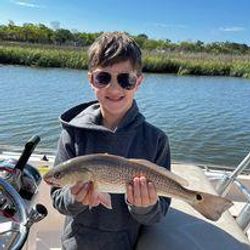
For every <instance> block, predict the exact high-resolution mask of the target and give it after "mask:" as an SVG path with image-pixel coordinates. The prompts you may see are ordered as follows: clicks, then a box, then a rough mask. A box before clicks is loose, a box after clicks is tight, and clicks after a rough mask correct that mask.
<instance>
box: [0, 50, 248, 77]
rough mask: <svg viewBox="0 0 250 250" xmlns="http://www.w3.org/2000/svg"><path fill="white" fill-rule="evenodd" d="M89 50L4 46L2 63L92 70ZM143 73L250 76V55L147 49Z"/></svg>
mask: <svg viewBox="0 0 250 250" xmlns="http://www.w3.org/2000/svg"><path fill="white" fill-rule="evenodd" d="M87 62H88V58H87V51H86V49H81V50H79V49H78V50H74V49H70V48H69V49H58V48H42V47H41V48H34V47H21V46H0V64H2V65H23V66H30V67H37V68H69V69H83V70H87V69H88V64H87ZM143 72H145V73H172V74H176V75H194V76H229V77H230V76H232V77H242V78H247V79H250V57H249V55H246V56H243V55H242V56H239V55H227V54H219V55H213V54H209V53H203V54H201V53H177V52H149V51H143Z"/></svg>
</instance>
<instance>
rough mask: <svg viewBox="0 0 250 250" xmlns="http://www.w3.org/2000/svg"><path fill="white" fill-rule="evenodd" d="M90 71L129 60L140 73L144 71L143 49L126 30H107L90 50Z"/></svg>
mask: <svg viewBox="0 0 250 250" xmlns="http://www.w3.org/2000/svg"><path fill="white" fill-rule="evenodd" d="M88 56H89V65H88V67H89V71H92V70H93V69H94V68H96V67H97V66H101V67H106V66H109V65H113V64H115V63H120V62H124V61H127V60H129V61H130V63H131V65H132V67H133V68H134V70H136V71H137V73H138V74H141V71H142V61H141V50H140V48H139V46H138V45H137V43H136V42H135V41H134V39H133V38H131V37H129V36H128V35H127V34H125V33H124V32H105V33H103V34H102V35H101V36H99V37H98V38H97V39H96V40H95V42H94V43H93V44H92V45H91V46H90V48H89V50H88Z"/></svg>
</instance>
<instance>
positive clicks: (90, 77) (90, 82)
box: [88, 72, 94, 89]
mask: <svg viewBox="0 0 250 250" xmlns="http://www.w3.org/2000/svg"><path fill="white" fill-rule="evenodd" d="M88 79H89V85H90V87H91V88H92V89H94V88H93V77H92V73H91V72H88Z"/></svg>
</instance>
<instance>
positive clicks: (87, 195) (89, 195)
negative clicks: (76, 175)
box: [70, 181, 101, 208]
mask: <svg viewBox="0 0 250 250" xmlns="http://www.w3.org/2000/svg"><path fill="white" fill-rule="evenodd" d="M70 190H71V194H72V195H73V196H74V197H75V199H76V201H78V202H80V203H82V204H83V205H85V206H89V207H90V208H91V207H96V206H98V205H99V204H100V203H101V202H100V200H99V197H98V195H97V193H96V192H95V191H94V188H93V183H92V182H87V183H86V182H85V183H84V182H81V181H79V182H77V183H76V184H74V185H73V186H71V187H70Z"/></svg>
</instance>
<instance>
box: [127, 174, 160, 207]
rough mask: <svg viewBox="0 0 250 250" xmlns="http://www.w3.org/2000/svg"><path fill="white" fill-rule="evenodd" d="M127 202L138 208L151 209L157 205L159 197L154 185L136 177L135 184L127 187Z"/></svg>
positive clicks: (143, 178)
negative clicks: (150, 207)
mask: <svg viewBox="0 0 250 250" xmlns="http://www.w3.org/2000/svg"><path fill="white" fill-rule="evenodd" d="M127 200H128V202H129V204H130V205H133V206H136V207H149V206H153V205H154V204H156V202H157V200H158V195H157V193H156V190H155V187H154V185H153V183H152V182H148V181H147V179H146V178H145V177H144V176H140V177H135V178H134V180H133V183H132V184H129V185H128V186H127Z"/></svg>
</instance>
